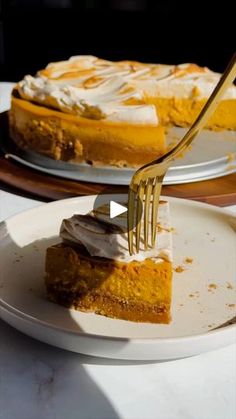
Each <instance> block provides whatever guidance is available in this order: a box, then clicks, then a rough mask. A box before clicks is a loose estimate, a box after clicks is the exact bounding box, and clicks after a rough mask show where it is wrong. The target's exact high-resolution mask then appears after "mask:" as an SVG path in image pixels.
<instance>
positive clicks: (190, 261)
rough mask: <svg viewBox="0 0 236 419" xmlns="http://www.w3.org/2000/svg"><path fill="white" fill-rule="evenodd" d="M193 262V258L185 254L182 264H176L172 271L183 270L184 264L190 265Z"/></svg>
mask: <svg viewBox="0 0 236 419" xmlns="http://www.w3.org/2000/svg"><path fill="white" fill-rule="evenodd" d="M192 263H193V258H190V257H189V256H186V258H185V259H184V260H183V265H178V266H176V267H175V268H174V271H175V272H177V273H181V272H184V271H185V270H186V265H190V264H192Z"/></svg>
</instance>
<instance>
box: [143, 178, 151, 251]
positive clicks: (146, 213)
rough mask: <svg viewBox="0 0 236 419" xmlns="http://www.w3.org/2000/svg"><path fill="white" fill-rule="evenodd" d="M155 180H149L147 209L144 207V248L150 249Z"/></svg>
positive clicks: (146, 200) (146, 199) (146, 198)
mask: <svg viewBox="0 0 236 419" xmlns="http://www.w3.org/2000/svg"><path fill="white" fill-rule="evenodd" d="M152 182H153V179H150V178H149V179H148V180H147V183H146V189H145V207H144V248H145V250H147V248H148V232H149V215H150V201H151V193H152Z"/></svg>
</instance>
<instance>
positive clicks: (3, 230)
mask: <svg viewBox="0 0 236 419" xmlns="http://www.w3.org/2000/svg"><path fill="white" fill-rule="evenodd" d="M94 199H95V197H91V196H89V197H81V198H73V199H68V200H62V201H57V202H53V203H50V204H46V205H42V206H40V207H38V208H35V209H32V210H29V211H26V212H23V213H21V214H18V215H16V216H14V217H12V218H10V219H8V220H7V221H6V222H2V223H1V224H0V243H1V244H0V245H1V251H0V266H1V277H0V314H1V317H2V318H3V319H4V320H5V321H6V322H8V323H9V324H11V325H12V326H13V327H15V328H17V329H19V330H20V331H22V332H24V333H26V334H28V335H30V336H32V337H34V338H36V339H39V340H41V341H44V342H47V343H49V344H52V345H55V346H58V347H61V348H64V349H68V350H71V351H75V352H80V353H83V354H88V355H95V356H101V357H110V358H117V359H130V360H131V359H132V360H145V359H146V360H148V359H151V360H164V359H174V358H180V357H186V356H191V355H195V354H198V353H200V352H204V351H209V350H213V349H216V348H219V347H222V346H225V345H227V344H231V343H232V342H234V341H235V340H236V325H235V324H231V325H229V324H228V322H230V321H231V322H234V321H235V320H233V318H234V317H235V314H236V306H235V302H236V299H235V297H236V295H235V294H236V283H235V282H236V261H235V255H236V218H235V217H234V218H233V217H232V215H230V214H228V213H227V212H226V211H224V210H221V209H218V208H215V207H212V206H209V205H206V204H201V203H197V202H193V201H187V200H181V199H177V198H168V200H169V202H170V210H171V217H172V225H173V227H174V229H175V233H174V235H173V239H174V267H175V268H176V267H177V266H179V265H180V266H182V267H183V268H184V271H183V272H182V273H177V272H175V271H174V277H173V304H172V322H171V324H169V325H157V324H147V323H134V322H129V321H123V320H116V319H109V318H106V317H103V316H99V315H95V314H91V313H89V314H88V313H82V312H79V311H75V310H69V309H66V308H64V307H61V306H59V305H56V304H54V303H51V302H49V301H47V299H46V298H45V288H44V263H45V250H46V248H47V247H48V246H50V245H52V244H54V243H56V242H57V241H59V238H58V230H59V227H60V223H61V220H62V219H63V218H65V217H70V216H71V215H72V214H74V213H86V212H88V211H89V210H91V208H92V205H93V202H94ZM111 199H112V200H116V199H118V200H121V201H122V202H124V199H125V198H124V195H119V196H115V195H112V196H111ZM165 199H166V198H165ZM105 200H106V202H107V196H106V197H105ZM186 257H188V258H192V259H193V261H192V263H186V261H185V259H186Z"/></svg>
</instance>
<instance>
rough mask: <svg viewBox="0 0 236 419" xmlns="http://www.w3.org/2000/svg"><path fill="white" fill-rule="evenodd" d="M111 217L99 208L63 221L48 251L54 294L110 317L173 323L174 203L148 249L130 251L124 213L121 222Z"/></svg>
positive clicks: (164, 208) (164, 210)
mask: <svg viewBox="0 0 236 419" xmlns="http://www.w3.org/2000/svg"><path fill="white" fill-rule="evenodd" d="M117 218H119V217H117ZM123 220H124V219H123ZM111 221H114V220H110V221H109V222H108V221H107V220H106V217H104V216H103V217H101V212H99V211H98V212H96V211H95V212H92V213H90V214H89V215H74V216H73V217H71V218H69V219H66V220H63V222H62V225H61V230H60V236H61V238H62V243H60V244H56V245H55V246H51V247H49V248H48V249H47V254H46V280H45V281H46V289H47V295H48V298H49V299H50V300H51V301H53V302H56V303H58V304H62V305H64V306H66V307H70V308H74V309H77V310H81V311H86V312H94V313H96V314H101V315H104V316H108V317H113V318H118V319H124V320H131V321H136V322H150V323H169V322H170V319H171V315H170V308H171V289H172V287H171V282H172V237H171V228H170V218H169V206H168V203H167V202H164V201H162V202H161V203H160V209H159V223H158V233H157V241H156V246H155V248H154V249H151V248H150V249H148V250H146V251H145V250H144V247H143V245H142V246H141V251H140V253H139V254H136V255H133V256H130V255H129V252H128V241H127V233H125V232H124V229H123V227H122V216H121V223H120V224H119V220H118V221H117V219H116V221H115V222H113V223H111Z"/></svg>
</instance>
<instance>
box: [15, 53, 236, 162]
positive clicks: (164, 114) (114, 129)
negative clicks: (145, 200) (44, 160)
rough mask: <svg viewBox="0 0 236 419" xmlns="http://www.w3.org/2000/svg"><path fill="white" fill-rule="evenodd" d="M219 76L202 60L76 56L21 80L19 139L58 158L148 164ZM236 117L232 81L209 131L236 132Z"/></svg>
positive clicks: (197, 109)
mask: <svg viewBox="0 0 236 419" xmlns="http://www.w3.org/2000/svg"><path fill="white" fill-rule="evenodd" d="M219 79H220V74H218V73H215V72H213V71H211V70H209V69H208V68H205V67H204V68H203V67H199V66H197V65H196V64H180V65H164V64H144V63H139V62H133V61H120V62H111V61H107V60H102V59H99V58H97V57H93V56H77V57H72V58H70V59H69V60H67V61H63V62H57V63H51V64H49V65H48V66H47V67H46V69H44V70H41V71H39V72H38V74H37V75H36V77H32V76H25V78H24V79H23V80H22V81H21V82H19V83H18V84H17V86H16V88H15V91H14V93H13V96H12V106H11V110H10V130H11V136H12V137H13V139H14V140H15V141H16V143H17V144H18V145H19V146H20V147H22V148H25V149H30V150H33V151H36V152H38V153H41V154H44V155H46V156H49V157H51V158H54V159H58V160H68V161H72V162H74V163H80V162H88V163H91V164H99V165H103V164H105V165H117V166H140V165H142V164H145V163H147V162H150V161H151V160H154V159H156V158H157V157H159V156H160V155H162V154H163V153H165V152H166V145H165V135H164V127H166V126H170V125H177V126H183V127H185V126H189V125H191V124H192V123H193V122H194V120H195V119H196V117H197V116H198V115H199V113H200V111H201V109H202V108H203V106H204V104H205V103H206V101H207V98H208V97H209V95H210V94H211V92H212V91H213V89H214V87H215V85H216V84H217V83H218V81H219ZM235 115H236V87H235V86H234V85H232V86H231V87H230V88H229V89H228V90H227V92H226V93H225V95H224V97H223V100H222V101H221V103H220V104H219V106H218V108H217V110H216V111H215V113H214V115H213V116H212V118H211V119H210V120H209V122H208V124H207V128H210V129H214V130H218V129H236V118H235Z"/></svg>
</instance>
